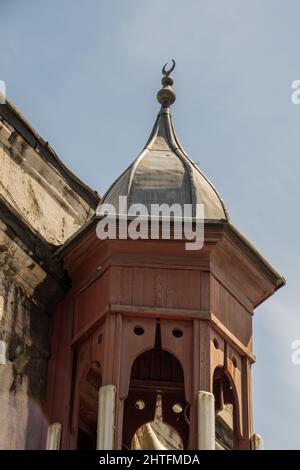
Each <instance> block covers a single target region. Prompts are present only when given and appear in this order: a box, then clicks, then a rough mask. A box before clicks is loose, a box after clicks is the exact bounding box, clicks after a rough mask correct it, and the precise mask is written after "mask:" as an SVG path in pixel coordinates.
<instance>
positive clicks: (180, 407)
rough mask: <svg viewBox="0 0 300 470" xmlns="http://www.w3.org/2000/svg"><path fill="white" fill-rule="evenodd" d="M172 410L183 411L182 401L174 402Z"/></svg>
mask: <svg viewBox="0 0 300 470" xmlns="http://www.w3.org/2000/svg"><path fill="white" fill-rule="evenodd" d="M172 410H173V411H174V413H176V414H178V413H182V412H183V407H182V405H181V404H180V403H174V405H173V406H172Z"/></svg>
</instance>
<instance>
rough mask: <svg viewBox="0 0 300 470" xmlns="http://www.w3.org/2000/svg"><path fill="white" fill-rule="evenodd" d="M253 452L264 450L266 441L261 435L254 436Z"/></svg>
mask: <svg viewBox="0 0 300 470" xmlns="http://www.w3.org/2000/svg"><path fill="white" fill-rule="evenodd" d="M251 450H264V440H263V438H262V437H261V436H260V435H259V434H252V436H251Z"/></svg>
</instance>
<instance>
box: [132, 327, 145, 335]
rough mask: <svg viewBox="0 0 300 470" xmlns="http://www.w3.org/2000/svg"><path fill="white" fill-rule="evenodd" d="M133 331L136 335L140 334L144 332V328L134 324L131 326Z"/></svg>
mask: <svg viewBox="0 0 300 470" xmlns="http://www.w3.org/2000/svg"><path fill="white" fill-rule="evenodd" d="M133 331H134V333H135V334H136V335H138V336H142V335H143V334H144V332H145V330H144V328H143V327H142V326H135V327H134V328H133Z"/></svg>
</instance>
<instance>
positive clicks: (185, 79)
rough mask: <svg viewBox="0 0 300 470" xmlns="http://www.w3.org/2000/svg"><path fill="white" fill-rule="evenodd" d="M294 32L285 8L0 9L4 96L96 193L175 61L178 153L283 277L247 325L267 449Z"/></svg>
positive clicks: (287, 403)
mask: <svg viewBox="0 0 300 470" xmlns="http://www.w3.org/2000/svg"><path fill="white" fill-rule="evenodd" d="M299 36H300V2H299V1H297V0H286V1H285V2H283V1H281V0H226V1H222V0H217V1H216V0H187V1H185V2H183V1H180V0H164V1H163V2H162V1H161V0H151V1H150V0H126V1H125V0H85V1H79V0H52V1H51V2H49V1H47V0H26V2H25V1H24V0H0V44H1V53H0V80H3V81H5V83H6V91H7V97H8V99H9V100H11V101H12V102H13V103H14V104H15V106H16V107H17V108H18V109H19V110H20V111H21V112H22V114H23V115H24V116H25V117H26V119H27V120H28V121H29V122H30V123H31V124H32V126H33V127H34V128H35V129H36V130H37V131H38V132H39V133H40V134H41V136H42V137H43V138H44V139H45V140H46V141H49V143H50V144H51V145H52V147H53V148H54V149H55V150H56V152H57V153H58V155H59V156H60V158H61V159H62V161H63V162H64V163H65V164H66V165H67V166H68V167H69V168H70V169H71V170H72V171H73V172H74V173H75V174H76V175H77V176H79V177H80V178H81V179H82V180H83V181H84V182H85V183H87V184H88V185H89V186H90V187H92V188H93V189H96V190H98V191H99V193H100V194H103V193H104V192H105V190H106V189H107V188H108V186H109V185H110V184H111V183H112V182H113V181H114V180H115V179H116V177H117V176H119V174H120V173H121V172H122V171H123V170H124V169H125V168H126V167H127V166H128V165H129V164H130V163H131V162H132V161H133V159H134V158H135V157H136V156H137V154H138V153H139V152H140V150H141V149H142V147H143V146H144V144H145V143H146V140H147V138H148V135H149V133H150V130H151V127H152V124H153V122H154V119H155V116H156V113H157V111H158V109H159V105H158V103H157V102H156V99H155V94H156V92H157V91H158V90H159V88H160V86H161V85H160V79H161V68H162V65H164V63H165V62H167V61H169V60H171V59H172V58H174V59H175V60H176V63H177V65H176V69H175V70H174V73H173V78H174V90H175V91H176V94H177V100H176V103H175V104H174V105H173V107H172V114H173V117H174V121H175V126H176V130H177V133H178V135H179V137H180V140H181V142H182V144H183V147H184V148H185V149H186V151H187V152H188V154H189V155H190V157H191V158H192V159H193V160H194V161H195V162H198V163H199V166H200V168H201V169H202V170H203V171H204V172H205V174H206V175H207V176H208V178H209V179H210V180H211V181H212V182H213V184H214V185H215V186H216V188H217V189H218V191H219V192H220V194H221V196H222V199H223V200H224V201H225V204H226V207H227V209H228V212H229V214H230V217H231V221H232V222H233V224H234V225H235V226H236V227H237V228H238V229H239V230H240V231H241V232H242V233H243V235H245V236H246V237H247V238H248V239H249V240H250V241H251V242H252V243H253V244H254V245H255V246H256V247H257V248H258V249H259V251H261V252H262V253H263V255H264V256H265V257H266V258H267V259H268V260H269V261H270V262H271V263H272V264H273V266H274V267H275V268H276V269H277V270H278V271H279V272H280V273H281V274H283V275H284V277H285V278H286V280H287V285H286V286H285V287H284V288H283V289H281V290H280V291H278V292H277V293H276V294H275V295H274V296H273V297H272V298H270V299H269V300H268V301H266V302H265V304H263V305H262V306H260V307H259V308H258V309H257V310H256V312H255V316H254V353H255V355H256V357H257V362H256V364H255V365H254V366H253V403H254V427H255V432H257V433H259V434H261V435H262V436H263V438H264V441H265V447H266V448H268V449H300V433H299V422H300V403H299V398H300V365H294V364H293V363H292V361H291V355H292V349H291V344H292V342H293V341H294V340H297V339H300V315H299V314H300V312H299V287H300V286H299V283H300V276H299V270H300V267H299V265H300V263H299V262H300V259H299V258H300V256H299V253H300V237H299V230H300V218H299V216H298V214H299V201H300V184H299V180H300V159H299V154H300V105H295V104H293V103H292V101H291V94H292V89H291V84H292V82H293V81H294V80H297V79H298V80H299V79H300V48H299V44H300V40H299V39H300V37H299Z"/></svg>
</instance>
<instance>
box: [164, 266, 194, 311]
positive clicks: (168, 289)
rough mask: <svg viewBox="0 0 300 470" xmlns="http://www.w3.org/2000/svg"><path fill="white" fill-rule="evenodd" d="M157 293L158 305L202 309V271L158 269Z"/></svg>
mask: <svg viewBox="0 0 300 470" xmlns="http://www.w3.org/2000/svg"><path fill="white" fill-rule="evenodd" d="M155 294H156V295H155V304H156V306H158V307H168V308H186V309H197V308H198V309H200V273H199V272H197V271H188V270H175V269H174V270H171V269H158V270H157V275H156V292H155Z"/></svg>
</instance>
